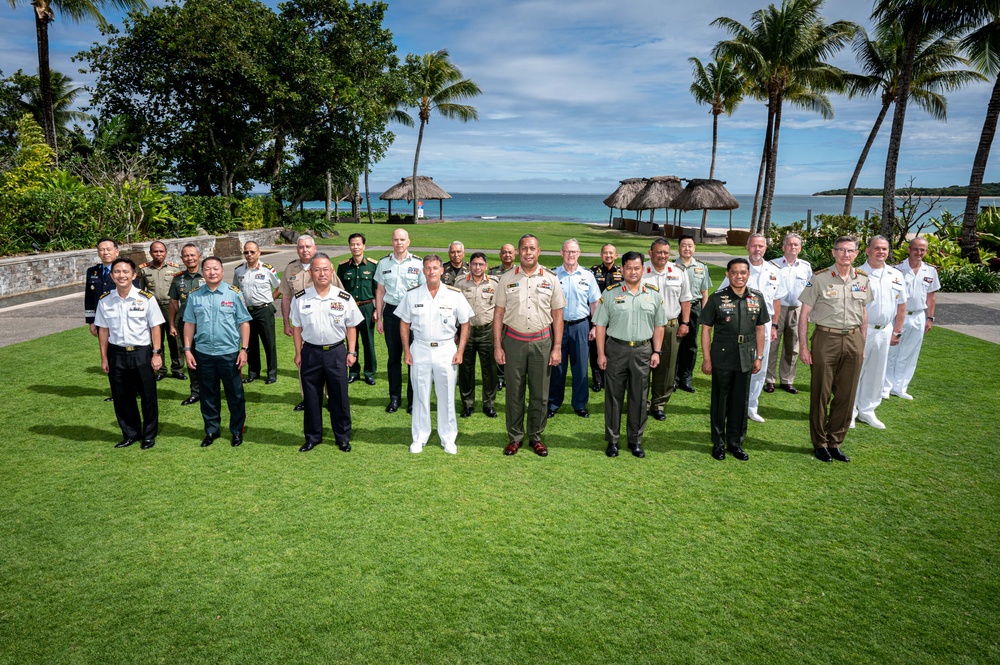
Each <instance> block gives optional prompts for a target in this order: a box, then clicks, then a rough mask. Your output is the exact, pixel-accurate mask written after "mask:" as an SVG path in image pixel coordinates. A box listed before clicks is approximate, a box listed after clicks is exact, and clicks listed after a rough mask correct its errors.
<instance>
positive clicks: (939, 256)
mask: <svg viewBox="0 0 1000 665" xmlns="http://www.w3.org/2000/svg"><path fill="white" fill-rule="evenodd" d="M957 219H958V220H959V221H960V222H961V219H962V218H961V217H958V218H957ZM922 237H923V238H924V240H926V241H927V254H926V255H925V256H924V261H926V262H927V263H930V264H931V265H933V266H936V267H937V268H938V269H939V270H940V269H942V268H958V267H960V266H967V265H972V264H970V263H969V260H968V259H964V258H962V248H961V246H959V244H958V240H957V239H955V240H953V239H951V238H950V237H944V238H942V237H940V236H938V235H935V234H933V233H932V234H928V235H925V236H922ZM979 255H980V257H981V258H982V260H983V262H984V263H985V262H987V261H989V260H990V259H992V258H995V257H996V254H994V253H993V252H990V251H987V250H984V249H980V250H979ZM893 256H894V257H895V259H896V261H902V260H903V259H905V258H906V257H907V247H906V246H904V247H899V248H898V249H896V250H895V251H894V252H893Z"/></svg>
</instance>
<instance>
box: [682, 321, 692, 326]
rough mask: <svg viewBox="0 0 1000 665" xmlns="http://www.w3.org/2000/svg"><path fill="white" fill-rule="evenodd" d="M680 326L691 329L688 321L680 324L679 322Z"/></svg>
mask: <svg viewBox="0 0 1000 665" xmlns="http://www.w3.org/2000/svg"><path fill="white" fill-rule="evenodd" d="M680 325H682V326H687V327H688V328H690V327H691V323H690V322H688V321H681V322H680Z"/></svg>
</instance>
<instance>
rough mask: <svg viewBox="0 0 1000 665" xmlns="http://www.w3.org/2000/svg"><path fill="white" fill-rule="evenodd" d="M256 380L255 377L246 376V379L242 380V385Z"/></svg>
mask: <svg viewBox="0 0 1000 665" xmlns="http://www.w3.org/2000/svg"><path fill="white" fill-rule="evenodd" d="M256 380H257V377H256V376H248V377H247V378H245V379H243V383H245V384H246V383H253V382H254V381H256Z"/></svg>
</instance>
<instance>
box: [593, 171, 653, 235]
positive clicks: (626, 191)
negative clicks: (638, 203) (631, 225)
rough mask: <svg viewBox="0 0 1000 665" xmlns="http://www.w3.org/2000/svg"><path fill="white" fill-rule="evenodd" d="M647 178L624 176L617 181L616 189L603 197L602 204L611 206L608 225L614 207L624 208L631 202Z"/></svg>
mask: <svg viewBox="0 0 1000 665" xmlns="http://www.w3.org/2000/svg"><path fill="white" fill-rule="evenodd" d="M647 180H648V178H626V179H625V180H620V181H618V182H619V184H618V189H616V190H615V191H614V192H612V193H611V196H609V197H608V198H606V199H604V205H606V206H608V207H609V208H611V213H610V214H609V216H608V226H611V219H612V217H614V214H615V208H618V209H619V210H625V207H626V206H627V205H628V204H629V203H631V202H632V199H634V198H635V195H636V194H638V193H639V192H641V191H642V188H643V187H644V186H645V184H646V181H647Z"/></svg>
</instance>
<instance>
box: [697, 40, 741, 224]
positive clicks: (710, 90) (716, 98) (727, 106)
mask: <svg viewBox="0 0 1000 665" xmlns="http://www.w3.org/2000/svg"><path fill="white" fill-rule="evenodd" d="M688 62H690V63H691V67H692V69H693V70H694V83H692V84H691V88H690V91H691V95H692V96H693V97H694V100H695V101H696V102H698V103H699V104H705V105H707V106H708V107H709V113H711V114H712V165H711V167H709V171H708V177H709V178H714V177H715V152H716V149H717V148H718V145H719V116H720V115H722V114H723V113H725V114H726V115H732V114H733V111H735V110H736V107H737V106H739V105H740V102H742V101H743V90H744V86H745V85H746V84H745V82H744V80H743V77H742V76H740V73H739V72H738V71H737V69H736V67H734V66H733V63H732V62H730V61H729V60H726V59H724V58H723V59H721V60H716V61H715V62H710V63H708V66H705V65H702V64H701V60H699V59H698V58H688ZM707 222H708V210H703V211H702V214H701V232H702V234H704V233H705V225H706V224H707Z"/></svg>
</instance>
